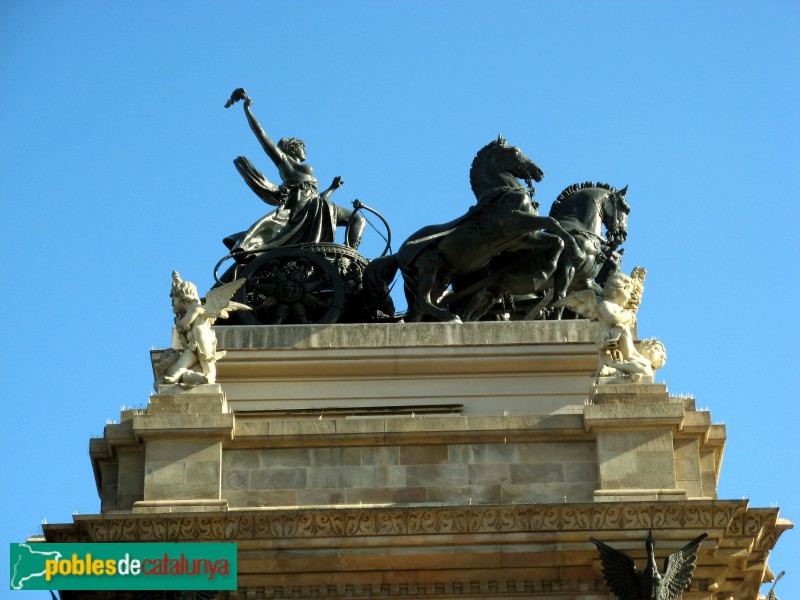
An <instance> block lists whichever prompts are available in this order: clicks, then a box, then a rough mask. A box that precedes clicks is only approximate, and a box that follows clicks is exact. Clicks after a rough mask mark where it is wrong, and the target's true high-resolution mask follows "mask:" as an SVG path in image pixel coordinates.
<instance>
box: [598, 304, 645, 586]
mask: <svg viewBox="0 0 800 600" xmlns="http://www.w3.org/2000/svg"><path fill="white" fill-rule="evenodd" d="M592 294H594V292H592ZM589 540H590V541H591V542H592V543H593V544H594V545H595V546H597V549H598V550H599V551H600V563H601V564H602V566H603V579H605V581H606V583H607V584H608V587H609V588H611V591H612V592H613V593H614V595H615V596H616V597H617V598H619V600H639V593H638V589H639V573H638V572H637V571H636V565H635V564H634V563H633V559H632V558H631V557H630V556H628V555H627V554H623V553H622V552H620V551H619V550H615V549H614V548H612V547H611V546H609V545H608V544H604V543H603V542H601V541H600V540H598V539H595V538H593V537H590V538H589Z"/></svg>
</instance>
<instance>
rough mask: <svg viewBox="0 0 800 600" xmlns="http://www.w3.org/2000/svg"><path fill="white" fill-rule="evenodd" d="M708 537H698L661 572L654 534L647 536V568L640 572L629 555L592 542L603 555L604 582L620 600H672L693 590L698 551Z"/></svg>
mask: <svg viewBox="0 0 800 600" xmlns="http://www.w3.org/2000/svg"><path fill="white" fill-rule="evenodd" d="M707 536H708V534H707V533H704V534H702V535H699V536H697V537H696V538H695V539H693V540H692V541H691V542H689V543H688V544H686V545H685V546H684V547H683V548H681V549H680V550H678V551H677V552H675V553H673V554H671V555H670V556H668V557H667V558H666V559H665V560H664V571H663V572H659V570H658V565H657V564H656V558H655V541H654V540H653V532H652V531H651V532H650V533H649V535H648V536H647V542H646V547H647V566H646V567H645V568H644V570H643V571H638V570H637V569H636V565H635V564H634V562H633V559H632V558H631V557H630V556H628V555H627V554H623V553H622V552H620V551H619V550H616V549H614V548H612V547H611V546H609V545H607V544H604V543H603V542H601V541H600V540H598V539H595V538H589V539H590V540H591V542H592V543H593V544H594V545H595V546H597V549H598V550H599V551H600V560H601V563H602V566H603V579H605V582H606V583H607V584H608V587H609V588H611V591H612V592H613V593H614V595H615V596H616V597H617V598H619V600H670V599H671V598H675V597H676V596H679V595H681V594H682V593H683V592H684V591H686V589H687V588H688V587H689V583H691V581H692V574H693V573H694V568H695V563H696V562H697V550H698V548H699V547H700V543H701V542H702V541H703V540H704V539H706V537H707Z"/></svg>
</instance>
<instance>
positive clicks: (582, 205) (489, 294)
mask: <svg viewBox="0 0 800 600" xmlns="http://www.w3.org/2000/svg"><path fill="white" fill-rule="evenodd" d="M627 191H628V188H627V187H626V188H624V189H622V190H617V189H616V188H614V187H612V186H610V185H608V184H606V183H597V184H595V183H593V182H591V181H587V182H585V183H581V184H577V183H576V184H574V185H571V186H569V187H568V188H566V189H565V190H564V191H563V192H561V194H560V195H559V196H558V198H557V199H556V200H555V202H553V206H552V207H551V208H550V216H551V217H553V218H555V219H556V220H558V222H559V223H560V225H561V226H562V227H563V228H564V229H565V230H566V231H567V232H569V233H570V234H571V235H572V237H573V238H574V239H575V242H576V243H577V244H578V246H579V247H580V250H581V252H582V255H581V256H580V257H579V260H577V261H576V260H573V258H574V257H572V256H570V250H569V249H567V250H565V251H564V252H563V253H562V254H561V255H560V257H559V259H558V268H557V269H555V272H553V273H552V275H551V277H550V278H549V279H548V281H547V282H546V283H545V284H544V285H539V284H538V283H536V282H535V277H536V274H537V273H538V272H539V271H540V268H541V267H540V266H539V265H540V263H541V261H542V257H541V256H540V255H539V254H538V253H536V252H535V251H531V250H518V251H512V252H505V253H503V254H502V255H500V256H497V257H495V258H493V259H492V260H491V261H490V262H489V264H488V265H487V266H486V267H485V268H484V269H481V270H480V271H478V272H476V273H470V274H467V275H465V276H462V277H459V278H457V279H456V280H454V281H453V289H454V291H455V292H456V294H457V295H463V293H461V294H459V291H460V290H466V289H468V288H470V287H473V288H476V287H477V289H476V291H475V292H474V293H472V294H471V295H470V296H467V298H466V299H465V300H463V301H461V302H459V303H458V308H457V311H458V314H459V316H460V317H461V318H462V319H463V320H465V321H477V320H478V319H480V318H481V317H482V316H483V315H485V314H486V312H487V311H488V310H489V309H490V308H491V306H492V305H493V304H494V303H495V302H497V301H498V300H499V299H500V298H501V297H502V296H503V295H506V294H508V295H527V294H532V293H534V292H539V291H543V290H548V289H552V290H553V294H552V298H550V299H549V301H546V302H545V301H544V300H543V301H542V303H541V304H547V305H549V304H552V303H553V302H555V301H556V300H559V299H561V298H563V297H564V296H565V295H566V294H567V292H568V291H572V290H582V289H592V290H594V291H595V292H596V293H598V294H599V293H602V288H601V287H600V286H598V284H597V283H595V279H596V278H598V276H601V277H602V276H603V275H608V273H607V272H606V271H609V272H611V271H613V270H615V269H616V268H618V267H619V264H618V262H617V263H616V264H614V261H615V260H616V261H618V260H619V253H617V252H616V250H617V248H619V246H620V244H622V242H624V241H625V239H626V237H627V235H628V214H629V213H630V206H629V205H628V202H627V200H626V198H625V194H626V192H627ZM603 227H605V230H606V235H605V237H604V236H603ZM482 282H483V283H482ZM601 283H602V282H601ZM541 308H544V306H538V307H537V309H536V310H535V311H534V312H537V313H538V312H539V310H540V309H541ZM560 316H561V310H558V311H557V313H556V314H555V315H554V317H555V318H559V317H560ZM532 317H535V315H532Z"/></svg>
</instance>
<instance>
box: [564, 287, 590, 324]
mask: <svg viewBox="0 0 800 600" xmlns="http://www.w3.org/2000/svg"><path fill="white" fill-rule="evenodd" d="M553 306H555V307H556V308H560V307H562V306H564V307H566V308H568V309H570V310H571V311H572V312H574V313H576V314H579V315H580V316H582V317H584V318H586V319H591V320H592V321H597V320H598V319H599V315H598V314H597V294H595V293H594V292H593V291H592V290H583V291H580V292H573V293H572V294H567V295H566V296H565V297H564V298H562V299H561V300H557V301H556V302H554V303H553Z"/></svg>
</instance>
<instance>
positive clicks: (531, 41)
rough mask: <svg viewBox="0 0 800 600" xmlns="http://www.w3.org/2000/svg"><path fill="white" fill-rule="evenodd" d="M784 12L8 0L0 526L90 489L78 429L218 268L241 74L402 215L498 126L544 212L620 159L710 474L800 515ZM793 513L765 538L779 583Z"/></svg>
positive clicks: (143, 391) (325, 177) (1, 16)
mask: <svg viewBox="0 0 800 600" xmlns="http://www.w3.org/2000/svg"><path fill="white" fill-rule="evenodd" d="M798 26H800V4H797V3H795V2H791V1H788V0H787V1H785V2H777V1H763V2H758V3H756V2H740V1H726V2H703V3H698V2H675V1H673V2H647V3H644V2H642V3H637V2H633V1H630V2H618V1H617V2H614V1H610V2H570V1H566V2H558V3H557V2H550V3H545V2H534V1H525V2H488V1H486V2H450V1H441V2H418V1H409V2H346V3H345V2H291V3H290V2H285V3H276V2H272V3H267V2H226V3H222V2H191V3H190V2H185V1H178V2H148V1H140V2H113V3H112V2H99V1H80V0H78V1H75V2H66V1H64V2H44V1H38V2H37V1H31V2H13V1H10V0H5V1H0V100H1V101H2V111H1V112H0V132H1V133H0V140H2V141H1V142H0V202H2V207H3V221H2V222H3V235H2V236H1V238H2V239H0V244H2V253H0V256H2V257H3V261H2V262H3V265H2V277H3V282H4V284H3V289H4V296H5V298H6V300H5V302H6V308H5V311H6V313H7V316H6V318H5V319H4V321H5V326H4V328H3V336H2V339H3V342H4V344H5V348H6V352H5V356H4V357H3V359H2V361H1V362H0V364H1V366H0V369H2V381H3V389H4V390H5V395H4V404H5V411H4V412H5V415H6V417H5V419H4V421H3V436H2V439H3V442H2V443H3V448H2V450H3V453H4V454H3V455H4V457H5V460H4V464H5V467H4V472H5V474H4V480H5V481H6V482H7V487H6V489H5V492H4V494H3V495H2V500H0V502H1V503H2V505H1V506H0V514H2V519H3V523H2V531H3V532H4V534H5V535H6V540H5V541H6V542H10V541H22V540H23V539H24V538H25V537H27V536H28V535H29V534H32V533H34V532H35V531H36V530H37V529H38V527H39V523H40V521H41V520H42V519H43V518H47V520H48V521H49V522H65V521H69V520H70V519H71V513H72V511H73V509H75V510H78V511H79V512H80V513H95V512H97V511H98V510H99V501H98V499H97V496H96V493H95V488H94V480H93V477H92V473H91V468H90V464H89V459H88V456H87V445H88V438H89V437H90V436H91V435H100V434H101V433H102V429H103V426H104V424H105V422H106V419H107V418H111V419H114V418H118V415H119V409H120V406H121V405H123V404H124V405H128V406H131V405H133V406H143V405H145V404H146V402H147V399H148V395H149V391H150V384H151V379H152V374H151V370H150V365H149V356H148V351H149V349H150V348H151V347H153V346H159V347H163V346H165V345H167V344H168V342H169V339H170V333H169V332H170V326H171V322H172V315H171V310H170V303H169V298H168V291H169V284H170V272H171V271H172V270H173V269H177V270H178V271H180V272H181V274H182V275H183V276H184V277H185V278H187V279H190V280H192V281H195V282H196V283H197V284H198V286H199V287H200V288H204V289H207V288H208V287H209V286H210V285H211V283H212V277H211V269H212V267H213V265H214V263H215V262H216V261H217V259H218V258H220V257H221V256H222V255H223V254H224V253H225V249H224V247H223V245H222V243H221V239H222V238H223V237H224V236H225V235H227V234H230V233H232V232H234V231H240V230H242V229H243V228H245V227H247V226H249V224H250V223H252V222H253V221H255V220H256V219H257V218H258V217H259V216H261V215H262V214H263V212H264V208H265V207H264V205H263V204H262V203H261V202H260V201H259V200H258V199H257V198H256V197H255V196H254V195H253V194H252V192H250V190H249V189H247V187H246V186H245V185H244V183H243V182H242V180H241V179H240V177H239V175H238V174H237V173H236V171H235V169H234V167H233V165H232V163H231V161H232V159H233V158H234V157H236V156H237V155H239V154H245V155H248V156H250V158H251V159H252V160H253V161H254V162H255V163H256V165H257V166H259V167H260V168H262V169H264V171H265V173H266V174H267V175H268V176H270V175H272V176H273V177H274V176H275V173H274V172H273V171H272V170H271V169H272V167H271V165H269V163H268V162H267V161H266V158H265V157H264V156H263V154H262V152H261V149H260V148H259V146H258V144H257V142H256V140H255V139H254V138H253V136H252V134H251V132H250V131H249V129H248V128H247V125H246V123H245V120H244V116H243V114H242V111H241V107H240V106H237V107H236V108H234V109H230V110H227V111H226V110H225V109H223V104H224V102H225V100H226V99H227V98H228V96H229V95H230V92H231V91H232V90H233V88H235V87H238V86H243V87H245V88H246V89H247V91H248V92H249V93H250V95H251V96H252V97H253V98H254V100H255V104H254V106H253V109H254V111H255V113H256V114H257V116H258V117H259V118H260V120H261V121H262V124H263V125H264V127H265V129H266V130H267V131H268V132H269V133H270V134H271V135H272V136H273V137H275V138H279V137H283V136H294V137H300V138H302V139H303V140H305V142H306V146H307V149H308V154H309V162H310V164H312V165H313V166H314V168H315V170H316V173H317V176H318V177H319V179H320V180H321V181H322V182H323V183H324V184H327V182H328V181H329V180H330V179H332V178H333V177H334V176H336V175H341V176H343V177H344V180H345V182H346V183H345V186H344V187H343V188H342V189H341V190H339V191H338V192H337V193H336V196H335V197H334V199H336V200H337V201H338V202H340V203H343V204H346V203H349V202H350V201H351V200H352V199H354V198H359V199H361V200H362V201H364V202H366V203H368V204H370V205H373V206H375V207H376V208H378V210H380V211H381V212H382V213H383V214H384V215H386V217H387V218H388V219H389V221H390V222H391V224H392V227H393V231H394V234H395V236H396V238H398V239H403V238H405V237H406V236H408V235H409V234H410V233H412V232H413V231H415V230H416V229H418V228H419V227H421V226H422V225H426V224H430V223H438V222H443V221H446V220H449V219H451V218H454V217H456V216H458V215H460V214H462V213H463V212H464V211H465V210H466V208H467V206H468V205H469V204H470V203H471V202H472V201H473V197H472V193H471V191H470V188H469V181H468V169H469V165H470V163H471V161H472V158H473V156H474V154H475V152H476V151H477V150H478V149H479V148H481V147H482V146H483V145H484V144H486V143H487V142H489V141H490V140H491V139H492V138H494V137H496V136H497V134H498V133H500V132H502V133H503V134H504V135H505V136H506V138H507V139H508V140H509V142H511V143H512V144H515V145H519V146H520V147H521V148H522V149H523V150H524V151H525V152H526V153H527V154H528V155H529V156H531V157H532V158H533V159H534V160H536V161H537V162H538V164H539V165H540V166H541V167H542V168H543V169H544V171H545V179H544V181H543V182H542V183H541V184H539V185H538V186H537V190H538V199H539V200H540V201H541V202H542V204H543V208H545V209H546V208H547V207H549V204H550V202H551V201H552V200H553V199H554V198H555V197H556V196H557V195H558V193H559V192H560V191H561V190H562V189H563V188H564V187H566V186H567V185H569V184H571V183H574V182H578V181H584V180H587V179H592V180H602V181H607V182H609V183H611V184H613V185H615V186H617V187H622V186H624V185H626V184H627V185H629V186H630V189H629V192H628V200H629V202H630V204H631V206H632V212H631V216H630V223H629V242H628V243H626V245H625V247H626V249H627V252H626V255H625V263H624V268H625V270H626V271H628V272H629V271H630V269H631V268H633V266H634V265H641V266H643V267H645V268H646V269H648V277H647V282H646V289H645V296H644V302H643V305H642V309H641V312H640V321H639V323H640V324H639V332H640V335H642V336H644V337H651V336H657V337H659V338H660V339H661V340H662V341H664V343H665V344H666V346H667V351H668V355H669V360H668V363H667V366H666V367H665V368H664V370H663V371H661V372H660V374H659V379H661V380H664V381H665V382H666V383H667V385H668V387H669V389H670V391H671V392H672V393H675V394H680V393H683V394H693V395H694V396H695V397H696V398H697V404H698V406H701V407H709V408H710V410H711V414H712V418H713V420H714V421H715V422H724V423H725V424H726V425H727V428H728V444H727V447H726V451H725V458H724V462H723V468H722V476H721V482H720V488H719V492H720V498H724V499H740V498H742V497H747V498H749V499H750V500H751V504H752V505H754V506H770V505H773V504H776V505H779V506H780V507H781V512H782V515H783V516H785V517H788V518H790V519H793V520H798V519H800V491H799V490H800V486H798V484H797V479H798V477H797V476H798V467H797V460H798V456H799V453H798V450H799V448H798V441H797V440H798V435H797V427H798V416H800V415H799V414H798V412H799V411H798V402H799V401H800V392H799V391H798V385H797V378H796V377H795V376H794V375H795V374H796V371H795V370H796V369H797V368H798V363H800V360H799V359H800V352H798V347H799V346H800V344H798V341H800V327H798V317H797V310H798V301H797V298H798V295H800V286H799V285H798V275H800V273H798V267H797V261H798V252H797V242H796V240H797V237H798V226H797V223H798V220H800V203H799V202H798V199H797V191H796V190H797V187H798V175H800V174H799V173H798V165H800V116H799V115H800V109H798V107H800V74H799V71H798V57H800V37H798V35H797V28H798ZM367 235H369V233H368V234H367ZM372 240H373V242H365V246H363V252H364V254H365V255H367V256H370V255H375V254H377V248H378V246H379V240H378V239H377V237H376V236H373V237H372ZM797 539H798V534H797V532H788V533H787V534H785V536H784V537H783V538H782V539H781V540H780V542H779V543H778V549H777V550H776V551H775V552H774V553H773V555H772V558H771V562H770V564H771V567H772V569H773V570H774V571H775V572H778V571H780V570H781V569H786V570H787V571H788V574H787V576H786V577H785V578H784V580H783V581H782V582H781V584H780V585H779V588H778V589H779V591H780V593H779V595H780V596H781V597H782V598H784V599H787V598H789V599H791V598H793V597H800V570H798V569H797V558H798V556H800V543H798V541H797ZM7 548H8V547H7V546H6V545H5V544H4V545H3V546H2V553H0V559H1V561H0V562H2V568H3V571H2V573H3V574H4V576H5V575H6V574H7V570H6V569H7V568H8V562H7V558H6V557H7V554H5V553H6V552H7Z"/></svg>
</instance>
